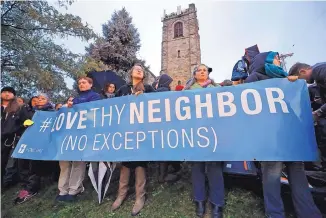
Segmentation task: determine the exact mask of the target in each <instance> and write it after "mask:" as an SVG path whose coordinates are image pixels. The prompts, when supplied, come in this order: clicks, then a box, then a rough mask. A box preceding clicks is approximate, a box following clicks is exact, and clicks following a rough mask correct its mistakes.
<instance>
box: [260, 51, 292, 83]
mask: <svg viewBox="0 0 326 218" xmlns="http://www.w3.org/2000/svg"><path fill="white" fill-rule="evenodd" d="M276 55H278V53H277V52H270V53H269V54H268V55H267V57H266V60H265V72H266V75H267V76H269V77H271V78H285V77H287V76H288V73H287V72H285V71H284V70H283V68H282V67H279V66H276V65H275V64H273V60H274V57H275V56H276Z"/></svg>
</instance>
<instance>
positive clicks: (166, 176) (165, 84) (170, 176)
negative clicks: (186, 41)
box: [156, 74, 181, 183]
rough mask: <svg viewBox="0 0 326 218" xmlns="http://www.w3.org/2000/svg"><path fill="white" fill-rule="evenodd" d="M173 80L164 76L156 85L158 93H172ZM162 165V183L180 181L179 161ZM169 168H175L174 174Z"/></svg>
mask: <svg viewBox="0 0 326 218" xmlns="http://www.w3.org/2000/svg"><path fill="white" fill-rule="evenodd" d="M172 82H173V79H172V78H171V77H170V76H169V75H167V74H162V75H161V77H160V79H159V80H158V82H157V83H156V92H166V91H171V87H170V85H171V83H172ZM159 165H160V172H159V179H158V181H159V182H160V183H164V182H168V183H172V182H176V181H177V180H178V179H180V175H179V174H178V172H179V171H180V169H181V165H180V162H179V161H169V162H161V163H159ZM169 166H171V167H172V168H173V171H172V172H168V169H169Z"/></svg>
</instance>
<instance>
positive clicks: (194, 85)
mask: <svg viewBox="0 0 326 218" xmlns="http://www.w3.org/2000/svg"><path fill="white" fill-rule="evenodd" d="M218 86H219V85H216V86H214V85H213V84H209V85H208V86H207V88H212V87H218ZM202 88H203V87H201V85H199V83H194V84H193V85H192V86H191V87H190V89H202Z"/></svg>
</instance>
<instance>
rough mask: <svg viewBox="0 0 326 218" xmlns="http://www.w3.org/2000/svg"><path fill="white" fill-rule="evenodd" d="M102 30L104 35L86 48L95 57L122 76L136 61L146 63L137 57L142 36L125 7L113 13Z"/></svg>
mask: <svg viewBox="0 0 326 218" xmlns="http://www.w3.org/2000/svg"><path fill="white" fill-rule="evenodd" d="M102 32H103V37H100V38H98V39H97V40H96V42H95V43H94V44H91V45H90V46H89V48H87V49H86V50H87V51H88V52H89V54H90V55H91V56H92V57H93V58H95V59H97V60H101V61H102V62H103V63H104V64H106V65H107V66H108V68H109V69H110V70H113V71H115V72H117V73H118V74H120V75H121V76H125V75H126V72H128V70H129V69H130V68H131V67H132V66H133V64H134V63H143V64H145V62H144V61H142V60H139V59H137V52H138V51H139V49H140V37H139V33H138V30H137V28H136V27H135V25H134V24H133V23H132V17H131V16H130V15H129V13H128V12H127V10H126V9H125V8H122V9H121V10H120V11H115V12H114V13H113V15H112V17H111V20H109V21H108V22H107V23H105V24H103V25H102Z"/></svg>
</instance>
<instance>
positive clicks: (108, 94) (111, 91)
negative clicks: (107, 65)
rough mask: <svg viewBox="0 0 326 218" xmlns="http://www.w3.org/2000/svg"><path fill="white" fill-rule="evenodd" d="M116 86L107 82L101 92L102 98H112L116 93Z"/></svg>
mask: <svg viewBox="0 0 326 218" xmlns="http://www.w3.org/2000/svg"><path fill="white" fill-rule="evenodd" d="M116 91H117V90H116V86H115V84H114V83H111V82H108V83H107V84H106V85H105V87H104V90H103V97H104V98H114V97H115V93H116Z"/></svg>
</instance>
